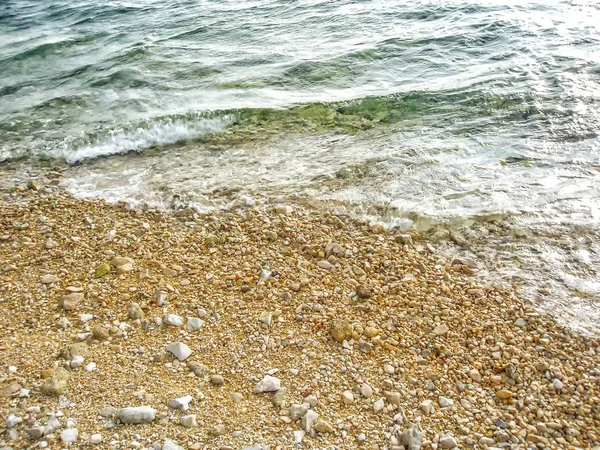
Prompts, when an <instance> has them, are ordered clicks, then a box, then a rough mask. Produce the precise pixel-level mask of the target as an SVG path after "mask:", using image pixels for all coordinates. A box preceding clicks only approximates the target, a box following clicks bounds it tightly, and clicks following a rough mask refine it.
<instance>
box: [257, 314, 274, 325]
mask: <svg viewBox="0 0 600 450" xmlns="http://www.w3.org/2000/svg"><path fill="white" fill-rule="evenodd" d="M258 320H259V321H260V322H262V323H264V324H265V325H266V326H267V327H269V328H270V327H271V322H272V321H273V313H272V312H267V311H263V312H262V313H260V317H259V318H258Z"/></svg>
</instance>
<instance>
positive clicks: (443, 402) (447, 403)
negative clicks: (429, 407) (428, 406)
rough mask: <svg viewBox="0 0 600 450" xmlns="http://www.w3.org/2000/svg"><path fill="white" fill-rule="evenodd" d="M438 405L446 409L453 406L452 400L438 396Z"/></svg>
mask: <svg viewBox="0 0 600 450" xmlns="http://www.w3.org/2000/svg"><path fill="white" fill-rule="evenodd" d="M438 403H439V404H440V406H441V407H442V408H448V407H449V406H452V405H454V400H452V399H451V398H447V397H441V396H440V398H439V400H438Z"/></svg>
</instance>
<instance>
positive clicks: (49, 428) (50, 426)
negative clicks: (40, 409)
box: [44, 415, 60, 436]
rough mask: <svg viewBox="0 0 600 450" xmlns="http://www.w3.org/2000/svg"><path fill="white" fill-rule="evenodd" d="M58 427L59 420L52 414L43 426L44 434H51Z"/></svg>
mask: <svg viewBox="0 0 600 450" xmlns="http://www.w3.org/2000/svg"><path fill="white" fill-rule="evenodd" d="M59 428H60V422H59V421H58V419H57V418H56V416H54V415H52V416H50V418H49V419H48V422H46V426H45V427H44V436H48V435H49V434H53V433H54V432H55V431H56V430H58V429H59Z"/></svg>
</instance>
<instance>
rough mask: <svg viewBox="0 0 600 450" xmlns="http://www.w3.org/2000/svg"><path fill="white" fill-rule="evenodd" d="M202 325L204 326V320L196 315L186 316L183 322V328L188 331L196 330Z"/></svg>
mask: <svg viewBox="0 0 600 450" xmlns="http://www.w3.org/2000/svg"><path fill="white" fill-rule="evenodd" d="M202 327H204V320H202V319H199V318H198V317H188V319H187V323H186V324H185V329H186V330H188V331H198V330H199V329H200V328H202Z"/></svg>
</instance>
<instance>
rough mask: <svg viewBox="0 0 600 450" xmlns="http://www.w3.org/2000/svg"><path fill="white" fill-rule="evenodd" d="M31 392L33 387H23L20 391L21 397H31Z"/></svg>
mask: <svg viewBox="0 0 600 450" xmlns="http://www.w3.org/2000/svg"><path fill="white" fill-rule="evenodd" d="M30 392H31V389H25V388H21V390H20V391H19V397H21V398H24V397H29V393H30Z"/></svg>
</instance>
